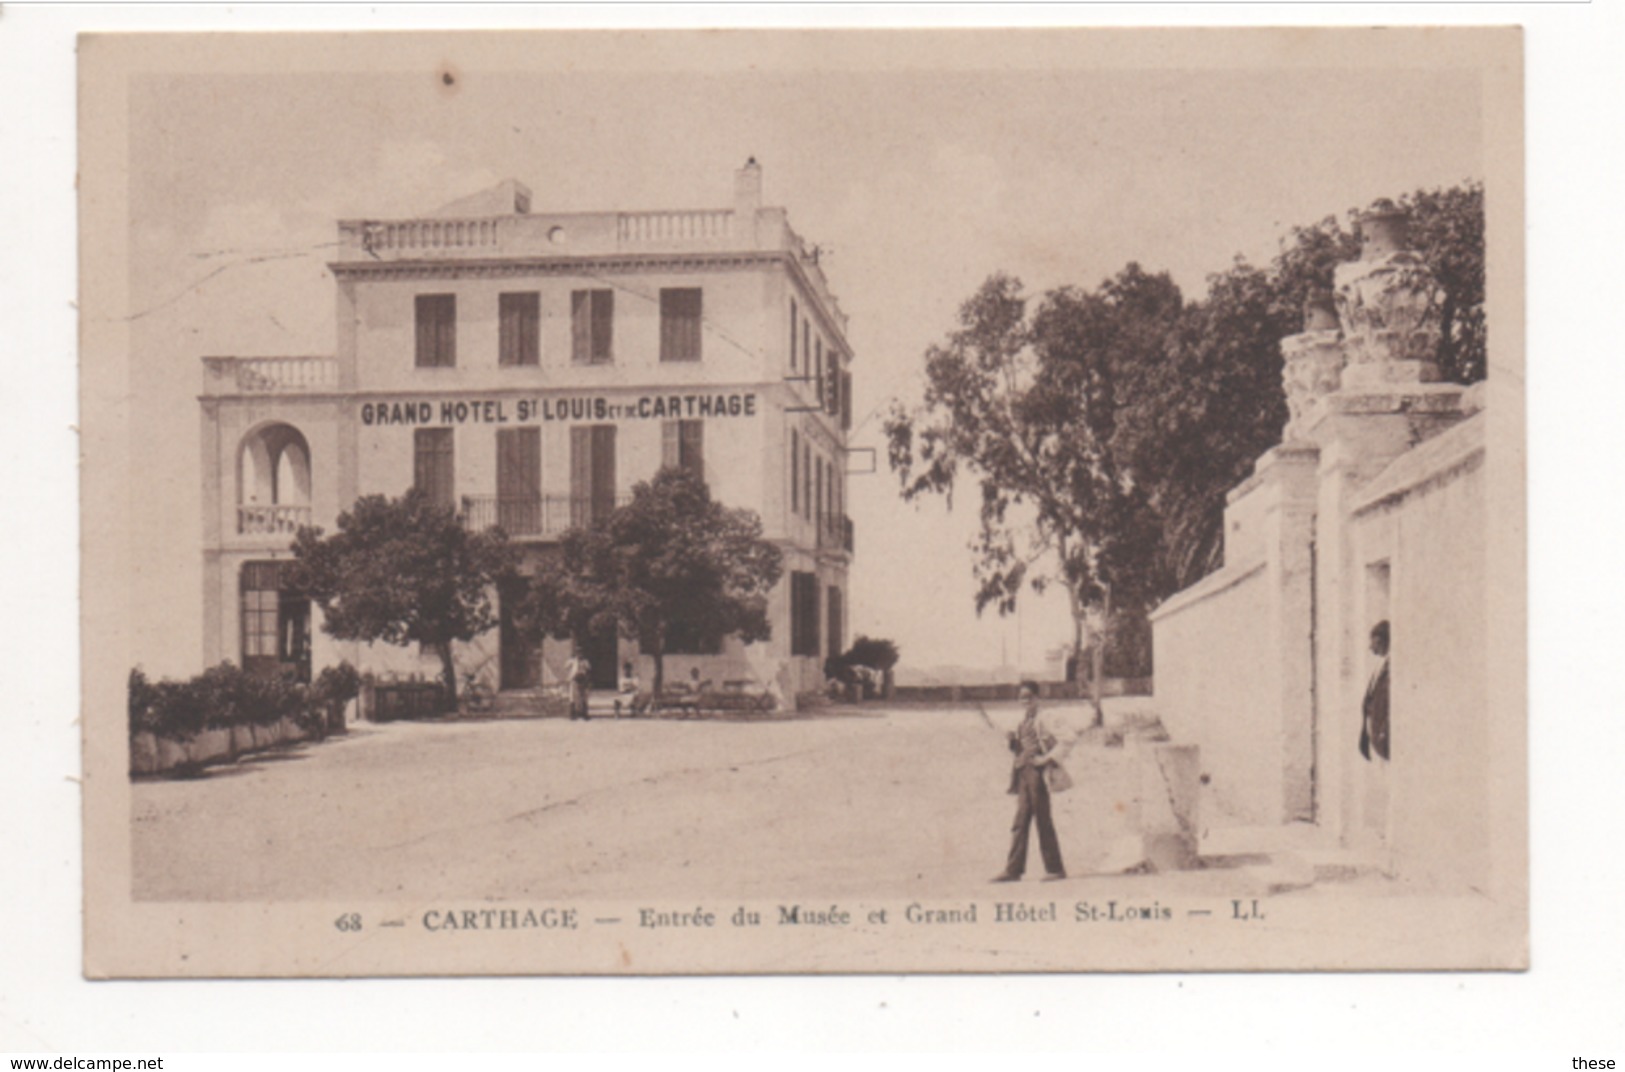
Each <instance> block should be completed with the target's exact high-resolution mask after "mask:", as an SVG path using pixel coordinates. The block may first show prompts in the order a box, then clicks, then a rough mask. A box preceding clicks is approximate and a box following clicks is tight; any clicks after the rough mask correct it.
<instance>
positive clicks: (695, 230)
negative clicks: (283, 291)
mask: <svg viewBox="0 0 1625 1072" xmlns="http://www.w3.org/2000/svg"><path fill="white" fill-rule="evenodd" d="M338 228H339V250H338V256H337V258H336V260H335V261H334V264H333V268H334V270H335V271H338V272H341V273H342V272H344V271H368V270H371V269H373V268H378V267H380V266H387V265H388V264H389V263H390V262H392V261H410V262H415V263H422V262H426V261H427V262H457V261H496V260H506V259H513V258H523V259H537V258H542V259H547V260H553V259H555V258H557V259H572V260H573V259H577V258H583V257H587V258H593V257H621V256H626V255H636V254H660V253H667V254H677V255H686V254H727V253H744V252H751V251H777V252H783V253H788V254H790V255H791V257H792V258H793V259H794V260H795V261H796V263H797V264H799V265H800V267H801V270H802V271H803V272H804V273H805V274H806V276H807V278H808V281H809V282H810V283H811V285H812V288H813V290H814V291H815V292H816V293H817V294H818V296H819V297H820V298H821V299H822V301H823V302H824V304H825V306H826V307H827V308H828V309H829V310H830V313H831V315H832V316H833V317H834V318H835V319H836V321H837V323H838V325H839V327H840V329H841V330H842V331H844V330H845V328H846V316H845V314H844V313H842V312H841V310H840V305H839V303H838V302H837V301H836V299H835V296H834V295H833V294H832V293H831V292H830V289H829V282H828V280H827V279H826V278H825V277H824V272H823V269H822V268H821V267H820V265H819V263H818V260H819V258H818V253H817V251H816V250H815V249H812V248H809V247H808V245H807V243H806V242H805V241H803V240H802V238H801V236H800V235H798V234H797V233H796V232H795V231H794V230H793V229H792V228H791V227H790V223H789V220H788V217H787V215H786V213H785V211H784V209H782V208H760V209H757V210H755V212H754V213H751V212H745V213H740V212H735V211H734V210H732V209H672V210H667V211H658V212H568V213H557V212H555V213H535V214H532V213H530V212H515V213H511V214H506V215H500V216H463V217H432V216H431V217H420V218H417V219H393V220H367V219H359V220H358V219H350V220H340V221H339V225H338Z"/></svg>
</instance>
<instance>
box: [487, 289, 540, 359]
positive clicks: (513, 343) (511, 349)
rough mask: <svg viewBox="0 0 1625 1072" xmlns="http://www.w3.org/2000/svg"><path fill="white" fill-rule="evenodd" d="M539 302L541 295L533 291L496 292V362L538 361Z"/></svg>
mask: <svg viewBox="0 0 1625 1072" xmlns="http://www.w3.org/2000/svg"><path fill="white" fill-rule="evenodd" d="M540 303H541V296H540V295H539V294H536V293H522V294H502V295H498V297H497V309H498V314H499V316H498V319H499V320H500V327H499V331H498V335H499V338H498V346H497V364H499V365H502V366H508V367H512V366H518V365H535V364H537V363H538V360H537V359H538V356H539V352H540V347H539V339H538V334H537V326H538V324H537V322H538V320H540Z"/></svg>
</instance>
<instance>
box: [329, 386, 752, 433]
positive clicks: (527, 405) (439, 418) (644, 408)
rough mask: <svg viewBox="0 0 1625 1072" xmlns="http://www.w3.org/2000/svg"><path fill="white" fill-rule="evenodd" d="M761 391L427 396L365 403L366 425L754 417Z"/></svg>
mask: <svg viewBox="0 0 1625 1072" xmlns="http://www.w3.org/2000/svg"><path fill="white" fill-rule="evenodd" d="M754 416H756V393H755V392H754V391H752V392H747V393H736V394H711V393H708V394H666V395H643V396H642V397H640V398H634V399H630V400H625V401H622V400H616V401H610V400H609V399H608V398H605V397H604V396H602V395H574V396H570V395H566V396H562V397H557V398H511V397H510V398H485V399H478V398H476V399H466V398H464V399H456V400H451V399H440V400H437V401H429V400H424V399H412V400H401V401H394V402H363V403H362V404H361V423H362V424H365V425H384V424H399V425H417V426H422V425H458V424H546V423H550V422H554V421H595V422H603V421H640V420H676V419H678V418H688V419H693V418H699V417H754Z"/></svg>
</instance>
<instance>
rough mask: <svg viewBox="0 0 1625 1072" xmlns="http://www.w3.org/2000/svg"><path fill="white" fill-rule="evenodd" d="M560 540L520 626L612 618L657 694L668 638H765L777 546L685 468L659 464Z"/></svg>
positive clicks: (576, 627)
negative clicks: (605, 513) (603, 513)
mask: <svg viewBox="0 0 1625 1072" xmlns="http://www.w3.org/2000/svg"><path fill="white" fill-rule="evenodd" d="M560 543H561V546H560V553H559V554H558V555H557V556H554V557H552V558H550V559H549V560H548V561H547V562H545V563H544V565H543V567H542V568H541V570H540V571H539V572H538V574H537V575H536V577H535V578H533V579H532V582H531V588H530V593H529V595H528V596H527V598H526V610H525V612H524V614H523V615H522V619H523V621H524V627H525V628H526V629H527V630H528V631H530V632H532V633H533V635H534V634H545V635H552V636H556V637H569V636H573V637H576V638H578V639H579V638H580V637H582V636H583V635H585V633H586V632H588V631H589V630H592V629H595V628H602V627H604V626H607V625H609V624H610V623H613V624H614V625H615V626H616V627H617V628H618V629H619V631H620V633H621V635H622V636H624V637H626V638H627V639H629V640H635V641H637V644H638V647H639V648H640V649H641V650H642V651H643V653H644V654H645V655H649V656H651V657H653V659H654V663H655V668H654V684H653V688H654V694H655V695H656V696H659V695H660V692H661V690H662V689H663V688H664V686H665V655H666V651H667V649H668V647H669V645H670V643H671V641H672V640H674V639H675V638H677V637H679V636H682V637H685V638H688V639H690V640H694V641H697V642H699V643H701V644H704V645H713V644H720V643H721V641H722V638H723V637H725V636H728V635H730V634H732V635H737V636H738V637H739V638H740V639H741V640H743V641H744V642H745V643H747V644H749V643H753V642H755V641H758V640H765V639H767V638H768V637H769V636H771V635H772V627H771V625H770V623H769V621H768V616H767V594H768V592H769V591H771V590H772V588H773V586H774V585H775V584H777V583H778V581H779V577H780V576H781V574H782V573H783V557H782V555H781V554H780V552H779V549H778V548H777V547H776V546H775V545H774V544H772V543H770V542H769V541H767V540H764V539H763V538H762V522H761V519H760V518H759V517H758V516H757V515H756V514H755V513H754V512H752V511H750V510H735V509H729V508H727V507H725V506H723V505H722V504H721V503H718V502H716V501H715V500H713V499H712V498H711V493H710V490H709V489H708V488H707V487H706V485H705V482H704V481H702V480H701V479H700V478H699V477H697V476H695V475H694V474H693V473H691V472H689V471H688V470H686V469H680V468H666V469H662V470H660V472H658V473H656V474H655V476H654V479H652V480H649V481H647V482H644V483H640V484H638V485H636V486H635V487H634V488H633V489H632V500H631V501H630V502H629V503H627V504H626V505H625V506H622V507H619V508H618V509H616V510H615V511H614V512H613V513H611V514H610V515H609V517H608V518H607V519H605V520H604V521H602V522H600V523H598V524H596V525H594V526H592V527H591V528H576V529H572V530H571V531H569V532H567V533H565V535H564V537H563V538H562V540H561V541H560Z"/></svg>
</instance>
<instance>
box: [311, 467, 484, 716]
mask: <svg viewBox="0 0 1625 1072" xmlns="http://www.w3.org/2000/svg"><path fill="white" fill-rule="evenodd" d="M293 552H294V559H295V565H294V569H293V575H292V584H293V585H294V587H296V588H298V589H300V590H301V591H303V592H304V593H305V594H306V595H308V596H309V597H310V598H311V599H313V600H314V601H315V602H316V603H317V605H318V606H320V607H321V608H322V615H323V618H324V621H323V628H324V629H325V630H326V631H327V632H328V633H329V634H331V635H332V636H334V637H337V638H338V639H340V640H365V641H375V640H382V641H384V642H385V643H388V644H396V645H401V646H405V645H408V644H422V645H423V646H425V647H427V648H429V649H431V650H433V651H434V652H435V653H436V654H438V655H439V656H440V660H441V668H442V674H443V677H444V680H445V684H446V692H447V696H448V698H449V699H450V700H452V701H455V699H456V695H457V670H456V664H455V661H454V659H453V656H452V647H451V646H452V643H453V642H455V641H469V640H473V639H474V638H475V637H477V636H479V635H480V634H481V633H484V632H486V631H487V630H489V629H491V628H492V627H493V626H495V625H496V624H497V618H496V613H495V610H494V608H493V606H492V600H491V592H492V588H493V586H494V585H495V584H496V583H497V582H498V581H499V580H500V579H501V578H502V577H503V576H504V575H506V574H507V573H508V572H509V571H510V570H511V568H512V565H513V549H512V547H511V546H510V545H509V544H508V542H507V539H506V538H505V537H504V536H503V535H502V534H501V533H499V532H495V531H490V532H478V533H476V532H470V531H469V530H468V529H467V527H465V526H464V524H463V523H462V521H461V520H460V519H459V518H458V517H457V515H456V514H455V513H454V512H453V511H451V510H449V509H446V508H444V507H440V506H436V505H435V504H434V503H433V502H431V501H430V500H429V498H428V497H427V496H426V495H424V494H423V493H422V492H420V491H418V490H416V489H413V490H411V491H408V492H407V493H406V494H405V495H403V496H401V497H400V498H398V499H390V498H386V497H385V496H382V495H368V496H365V497H363V498H361V499H358V500H356V503H355V505H354V506H353V507H351V508H350V509H349V510H348V511H346V512H345V513H342V514H340V515H339V519H338V531H336V532H335V533H333V534H332V535H331V536H324V535H323V533H322V530H321V529H320V528H317V527H311V526H306V527H304V528H301V529H300V530H299V533H298V535H297V536H296V537H295V539H294V544H293Z"/></svg>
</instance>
